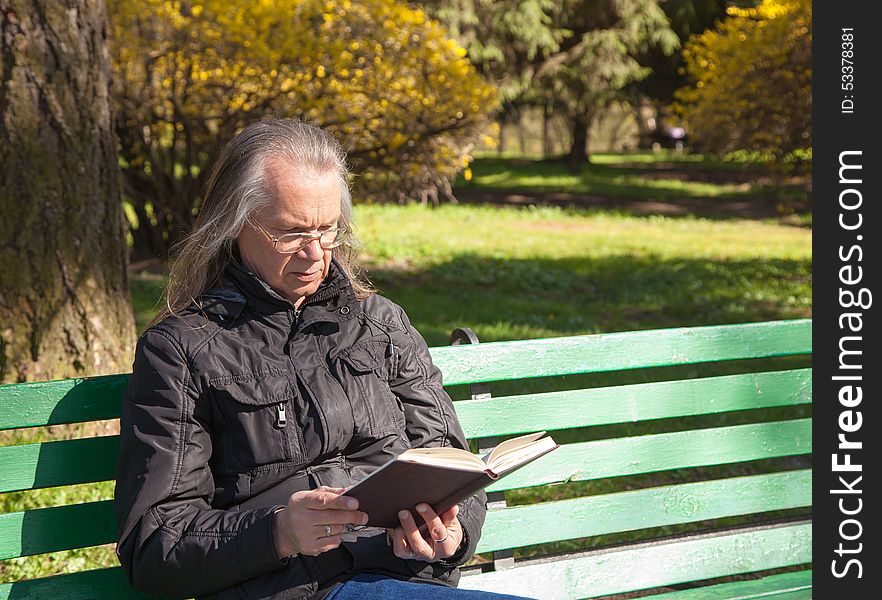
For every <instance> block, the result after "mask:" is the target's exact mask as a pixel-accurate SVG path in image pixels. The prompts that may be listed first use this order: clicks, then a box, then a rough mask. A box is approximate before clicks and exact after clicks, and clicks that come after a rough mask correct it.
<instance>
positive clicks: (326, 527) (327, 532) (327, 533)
mask: <svg viewBox="0 0 882 600" xmlns="http://www.w3.org/2000/svg"><path fill="white" fill-rule="evenodd" d="M325 537H331V526H330V525H325Z"/></svg>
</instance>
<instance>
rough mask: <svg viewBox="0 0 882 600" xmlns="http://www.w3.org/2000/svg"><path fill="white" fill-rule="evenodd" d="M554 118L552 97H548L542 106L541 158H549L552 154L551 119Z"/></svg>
mask: <svg viewBox="0 0 882 600" xmlns="http://www.w3.org/2000/svg"><path fill="white" fill-rule="evenodd" d="M553 116H554V97H553V96H548V97H547V98H546V99H545V103H544V104H543V105H542V158H545V159H548V158H551V155H552V154H554V141H553V140H552V136H553V134H552V131H551V118H552V117H553Z"/></svg>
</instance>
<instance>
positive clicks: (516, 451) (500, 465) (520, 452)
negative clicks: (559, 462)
mask: <svg viewBox="0 0 882 600" xmlns="http://www.w3.org/2000/svg"><path fill="white" fill-rule="evenodd" d="M543 433H544V432H543ZM538 435H542V434H538ZM529 437H530V438H532V439H530V440H528V441H526V444H524V443H523V442H522V443H518V444H513V445H509V446H508V447H505V448H502V452H499V450H500V448H499V447H497V448H496V449H495V450H493V452H492V453H491V456H490V460H489V462H488V466H489V467H490V469H491V470H492V471H493V472H494V473H496V474H500V475H501V474H503V473H505V472H506V471H508V470H510V469H513V468H514V467H517V466H519V465H522V464H524V463H527V462H529V461H530V460H531V459H532V458H534V457H536V456H539V455H541V454H544V453H546V452H548V451H549V450H551V449H553V448H555V447H556V446H557V443H555V441H554V440H553V439H552V438H550V437H545V438H542V439H540V440H537V439H536V436H535V435H534V436H529ZM517 439H520V438H517ZM509 441H516V440H509ZM500 446H502V444H500Z"/></svg>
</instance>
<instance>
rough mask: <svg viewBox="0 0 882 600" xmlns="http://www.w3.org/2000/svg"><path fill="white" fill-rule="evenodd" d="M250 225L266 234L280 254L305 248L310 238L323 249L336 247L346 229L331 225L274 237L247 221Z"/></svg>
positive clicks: (342, 238)
mask: <svg viewBox="0 0 882 600" xmlns="http://www.w3.org/2000/svg"><path fill="white" fill-rule="evenodd" d="M248 222H249V223H250V224H251V226H252V227H254V228H255V229H257V230H258V231H259V232H261V233H262V234H263V235H265V236H266V239H268V240H269V241H270V242H272V244H273V249H274V250H275V251H276V252H278V253H280V254H295V253H297V252H300V251H301V250H303V249H304V248H306V247H307V246H308V245H309V243H310V242H312V240H318V241H319V245H320V246H321V247H322V248H324V249H325V250H330V249H331V248H336V247H337V246H339V245H340V244H342V243H343V242H344V241H345V240H346V235H347V234H348V233H349V230H348V229H345V228H342V227H332V228H331V229H325V230H324V231H316V232H314V233H286V234H285V235H282V236H279V237H276V236H274V235H273V234H271V233H269V232H268V231H267V230H266V229H264V228H263V227H261V226H260V225H258V224H257V223H254V222H252V221H250V220H249V221H248Z"/></svg>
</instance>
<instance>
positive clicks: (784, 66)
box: [676, 0, 812, 158]
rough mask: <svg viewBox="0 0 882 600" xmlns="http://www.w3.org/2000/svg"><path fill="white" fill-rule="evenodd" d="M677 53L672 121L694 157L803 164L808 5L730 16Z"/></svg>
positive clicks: (783, 3) (797, 2)
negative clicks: (734, 155) (743, 154)
mask: <svg viewBox="0 0 882 600" xmlns="http://www.w3.org/2000/svg"><path fill="white" fill-rule="evenodd" d="M728 15H729V16H728V18H726V19H725V20H724V21H722V22H721V23H720V24H719V25H718V26H717V27H716V28H715V29H713V30H708V31H706V32H704V33H702V34H701V35H699V36H696V37H694V38H692V39H691V40H690V41H689V43H688V44H687V46H686V48H685V49H684V52H683V56H684V59H685V61H686V71H687V74H688V75H689V77H690V80H691V82H692V84H691V85H689V86H687V87H684V88H682V89H680V90H678V91H677V93H676V98H677V100H678V104H677V106H676V111H677V113H678V114H679V115H680V116H681V117H682V119H683V121H684V123H685V124H686V126H687V128H688V129H689V131H690V134H691V138H692V142H693V143H694V144H695V145H696V146H697V147H698V148H700V149H702V150H705V151H709V152H714V153H718V154H724V153H727V152H731V151H733V150H748V151H754V152H760V153H766V154H771V155H773V156H775V157H779V158H780V157H785V156H787V155H791V156H792V155H797V156H806V155H807V153H808V152H809V150H810V148H811V142H812V140H811V113H812V97H811V78H812V61H811V47H812V7H811V2H810V0H765V1H764V2H763V3H762V4H760V5H759V6H758V7H756V8H730V9H729V10H728Z"/></svg>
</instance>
